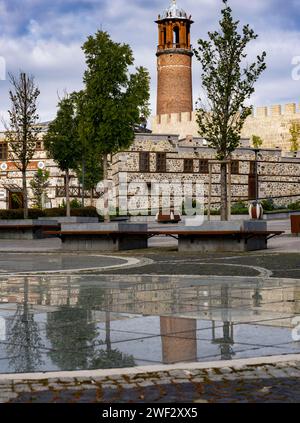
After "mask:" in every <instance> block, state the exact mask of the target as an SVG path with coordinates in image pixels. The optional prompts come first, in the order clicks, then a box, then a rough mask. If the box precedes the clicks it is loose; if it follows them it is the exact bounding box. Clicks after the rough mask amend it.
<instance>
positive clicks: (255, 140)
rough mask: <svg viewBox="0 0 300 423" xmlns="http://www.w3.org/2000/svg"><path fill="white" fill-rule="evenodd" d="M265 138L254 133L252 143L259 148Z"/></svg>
mask: <svg viewBox="0 0 300 423" xmlns="http://www.w3.org/2000/svg"><path fill="white" fill-rule="evenodd" d="M263 143H264V142H263V140H262V139H261V138H260V137H259V136H258V135H252V145H253V147H254V148H256V149H257V150H258V149H259V148H260V147H261V146H262V145H263Z"/></svg>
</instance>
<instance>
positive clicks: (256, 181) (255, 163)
mask: <svg viewBox="0 0 300 423" xmlns="http://www.w3.org/2000/svg"><path fill="white" fill-rule="evenodd" d="M254 153H255V162H254V174H255V202H256V204H257V203H258V201H259V185H258V153H259V149H257V148H255V149H254Z"/></svg>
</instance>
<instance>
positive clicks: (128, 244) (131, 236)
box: [60, 223, 148, 252]
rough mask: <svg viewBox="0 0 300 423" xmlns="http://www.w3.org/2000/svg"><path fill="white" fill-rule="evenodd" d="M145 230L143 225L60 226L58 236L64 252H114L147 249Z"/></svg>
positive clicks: (94, 224)
mask: <svg viewBox="0 0 300 423" xmlns="http://www.w3.org/2000/svg"><path fill="white" fill-rule="evenodd" d="M147 230H148V226H147V225H145V224H130V223H108V224H105V223H83V224H62V227H61V235H60V236H61V239H62V248H63V250H64V251H102V252H103V251H111V252H114V251H126V250H136V249H144V248H147V247H148V236H147V234H146V232H147ZM139 232H142V234H140V233H139Z"/></svg>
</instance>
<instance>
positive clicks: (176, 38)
mask: <svg viewBox="0 0 300 423" xmlns="http://www.w3.org/2000/svg"><path fill="white" fill-rule="evenodd" d="M173 44H176V47H180V40H179V28H178V26H175V28H174V29H173Z"/></svg>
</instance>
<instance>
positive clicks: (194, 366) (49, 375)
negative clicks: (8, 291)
mask: <svg viewBox="0 0 300 423" xmlns="http://www.w3.org/2000/svg"><path fill="white" fill-rule="evenodd" d="M294 361H300V354H287V355H279V356H273V357H256V358H247V359H239V360H230V361H211V362H206V363H180V364H175V365H157V366H140V367H132V368H127V369H105V370H81V371H73V372H45V373H20V374H2V375H0V382H1V381H8V380H14V381H20V380H45V379H54V378H58V379H59V378H79V377H86V378H94V377H109V376H124V375H135V374H142V373H156V372H169V371H174V370H187V371H188V370H206V369H222V368H225V367H231V368H242V367H246V366H264V365H266V364H278V363H289V362H294Z"/></svg>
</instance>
